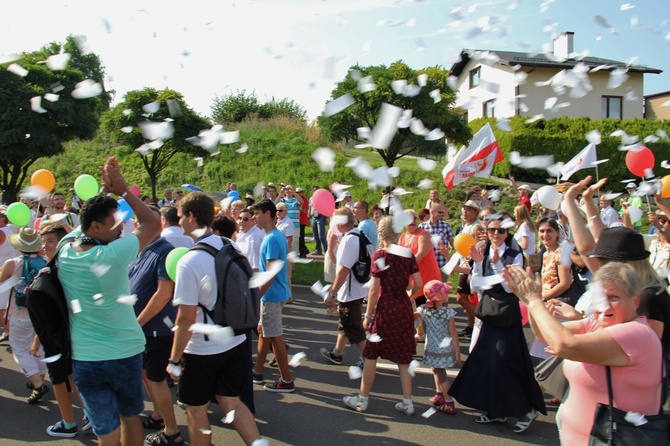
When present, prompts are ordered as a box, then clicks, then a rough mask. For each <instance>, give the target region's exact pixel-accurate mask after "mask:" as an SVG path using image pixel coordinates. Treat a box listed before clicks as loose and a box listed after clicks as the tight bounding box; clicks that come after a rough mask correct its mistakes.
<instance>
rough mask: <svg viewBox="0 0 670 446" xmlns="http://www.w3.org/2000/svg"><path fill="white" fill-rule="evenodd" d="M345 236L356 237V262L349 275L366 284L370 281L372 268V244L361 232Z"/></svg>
mask: <svg viewBox="0 0 670 446" xmlns="http://www.w3.org/2000/svg"><path fill="white" fill-rule="evenodd" d="M347 235H357V236H358V261H357V262H356V263H354V266H352V267H351V273H352V274H353V276H354V277H355V278H356V280H357V281H358V282H360V283H367V282H368V280H370V267H371V266H372V257H370V252H371V251H373V249H374V248H373V246H372V242H371V241H370V239H368V237H367V236H366V235H365V234H363V232H358V233H355V232H349V233H347Z"/></svg>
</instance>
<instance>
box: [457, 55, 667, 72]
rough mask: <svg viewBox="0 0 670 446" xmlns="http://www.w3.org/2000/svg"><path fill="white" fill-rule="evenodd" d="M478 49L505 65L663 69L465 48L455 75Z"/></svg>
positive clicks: (643, 70)
mask: <svg viewBox="0 0 670 446" xmlns="http://www.w3.org/2000/svg"><path fill="white" fill-rule="evenodd" d="M477 51H488V52H489V53H495V54H496V55H497V56H498V57H499V58H500V60H499V63H502V64H504V65H510V66H513V65H521V66H525V67H544V68H556V69H564V68H568V69H570V68H574V67H575V65H577V64H578V63H580V62H581V63H584V64H586V65H588V66H589V67H591V68H595V67H598V66H601V65H608V66H609V67H608V68H604V69H603V70H604V71H611V70H612V69H614V68H626V67H627V68H628V71H629V72H637V73H653V74H660V73H662V72H663V71H662V70H659V69H658V68H651V67H647V66H645V65H630V66H626V63H625V62H621V61H618V60H612V59H603V58H601V57H584V58H582V59H581V60H576V59H567V60H565V61H562V62H557V61H553V60H551V59H549V58H547V57H546V56H545V55H544V54H529V53H521V52H516V51H492V50H476V49H465V50H463V51H462V52H461V61H460V62H458V63H455V64H454V65H452V67H451V74H452V75H454V76H459V75H460V74H461V73H462V72H463V69H464V68H465V65H466V64H467V63H468V61H469V60H470V55H471V54H474V53H475V52H477Z"/></svg>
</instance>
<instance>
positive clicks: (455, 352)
mask: <svg viewBox="0 0 670 446" xmlns="http://www.w3.org/2000/svg"><path fill="white" fill-rule="evenodd" d="M450 290H451V284H449V283H442V282H440V281H439V280H431V281H429V282H428V283H426V285H425V286H424V287H423V295H424V296H426V299H427V301H426V303H425V304H423V305H422V306H420V307H419V308H418V309H417V312H416V313H415V315H416V317H419V318H421V320H422V323H423V327H424V330H425V332H426V347H425V350H424V356H423V364H425V365H427V366H430V367H432V368H433V375H434V378H435V389H436V393H435V395H434V396H433V397H432V398H431V399H430V402H431V403H433V405H435V406H438V407H437V410H438V411H440V412H446V413H448V414H450V415H454V414H456V406H455V405H454V401H453V400H452V399H451V397H449V394H448V393H447V392H449V388H450V385H449V380H448V379H447V371H446V370H445V369H446V368H450V367H454V366H456V365H461V349H460V346H459V344H458V332H457V331H456V321H455V320H454V316H456V311H454V310H453V309H451V308H448V307H447V305H448V302H449V291H450ZM448 338H451V340H448ZM445 340H447V342H448V345H447V346H443V345H442V344H446V343H447V342H444V341H445ZM447 398H449V399H447Z"/></svg>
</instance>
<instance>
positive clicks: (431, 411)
mask: <svg viewBox="0 0 670 446" xmlns="http://www.w3.org/2000/svg"><path fill="white" fill-rule="evenodd" d="M436 412H437V409H435V408H434V407H431V408H429V409H428V410H426V411H425V412H424V413H422V414H421V416H422V417H424V418H430V417H432V416H433V415H434V414H435V413H436Z"/></svg>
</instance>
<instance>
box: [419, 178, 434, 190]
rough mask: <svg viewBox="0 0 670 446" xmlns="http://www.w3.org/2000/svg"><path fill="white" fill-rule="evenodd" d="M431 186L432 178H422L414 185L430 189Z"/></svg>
mask: <svg viewBox="0 0 670 446" xmlns="http://www.w3.org/2000/svg"><path fill="white" fill-rule="evenodd" d="M432 186H433V180H429V179H427V178H424V179H423V180H421V181H419V184H418V185H417V186H416V187H417V189H430V188H431V187H432Z"/></svg>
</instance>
